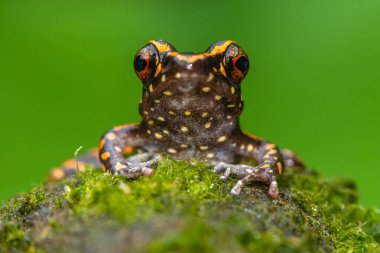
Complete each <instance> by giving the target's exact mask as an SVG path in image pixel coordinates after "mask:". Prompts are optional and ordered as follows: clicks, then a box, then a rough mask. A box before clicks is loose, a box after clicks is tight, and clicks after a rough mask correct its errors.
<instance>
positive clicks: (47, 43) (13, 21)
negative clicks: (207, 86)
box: [0, 0, 380, 206]
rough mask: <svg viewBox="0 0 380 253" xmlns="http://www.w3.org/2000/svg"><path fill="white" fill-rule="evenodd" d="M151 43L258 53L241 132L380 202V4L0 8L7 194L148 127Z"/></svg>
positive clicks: (0, 189)
mask: <svg viewBox="0 0 380 253" xmlns="http://www.w3.org/2000/svg"><path fill="white" fill-rule="evenodd" d="M150 39H164V40H167V41H169V42H170V43H172V44H173V45H174V46H175V47H176V48H177V49H178V50H180V51H193V50H195V51H203V50H205V49H206V48H207V47H208V46H209V45H210V44H211V43H213V42H215V41H218V40H225V39H232V40H235V41H237V42H238V44H239V45H240V46H242V47H243V48H244V49H245V50H246V52H247V53H248V55H249V56H250V59H251V63H253V68H251V72H250V74H249V75H248V77H247V78H246V80H245V81H244V82H243V84H242V86H243V92H244V97H245V102H246V107H245V111H244V113H243V116H242V126H243V128H244V130H246V131H249V132H252V133H255V134H256V135H259V136H262V137H264V138H266V139H268V140H270V141H273V142H275V143H277V144H279V145H281V146H282V147H289V148H291V149H293V150H295V151H296V152H297V153H299V155H301V156H302V157H303V158H304V160H305V161H306V162H307V164H308V165H309V167H311V168H315V169H316V170H318V171H319V172H321V173H322V174H323V175H325V176H328V177H344V178H352V179H354V180H356V182H357V184H358V188H359V192H360V201H361V203H363V204H365V205H366V206H380V165H379V158H380V143H379V140H380V138H379V137H380V131H379V130H380V115H379V109H380V1H375V0H372V1H367V0H363V1H358V0H334V1H332V0H318V1H305V0H292V1H284V0H277V1H272V0H262V1H252V0H250V1H249V0H247V1H221V0H220V1H166V2H165V1H160V2H159V1H115V0H112V1H85V0H66V1H56V0H45V1H42V0H34V1H18V0H2V1H0V95H1V99H0V108H1V109H0V110H1V123H0V134H1V146H0V164H1V174H0V199H1V200H2V201H4V200H6V199H7V198H9V197H10V196H12V195H14V194H15V193H17V192H20V191H24V190H28V189H30V188H31V187H32V186H34V185H36V184H38V183H40V182H42V181H43V180H44V179H45V178H46V175H47V174H48V172H49V170H50V168H52V167H54V166H58V165H59V164H60V163H61V162H62V161H63V160H65V159H66V158H69V157H72V156H73V153H74V151H75V150H76V149H77V148H78V147H79V146H81V145H83V146H84V148H85V149H89V148H91V147H93V146H96V145H97V142H98V139H99V137H100V135H101V134H102V133H103V132H104V131H105V130H107V129H109V128H111V127H112V126H116V125H119V124H124V123H128V122H134V121H138V120H139V115H138V112H137V105H138V100H139V97H140V94H141V85H140V83H139V81H138V79H137V77H136V76H135V74H134V72H133V66H132V61H133V56H134V54H135V53H136V51H137V50H138V49H139V48H140V47H142V46H143V45H145V44H146V43H147V41H148V40H150Z"/></svg>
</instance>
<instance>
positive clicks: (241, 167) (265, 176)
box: [214, 162, 280, 198]
mask: <svg viewBox="0 0 380 253" xmlns="http://www.w3.org/2000/svg"><path fill="white" fill-rule="evenodd" d="M214 172H216V173H218V174H222V175H221V176H220V178H221V179H223V180H225V179H227V178H228V177H229V176H230V175H236V176H237V177H239V178H240V180H238V181H237V183H236V184H235V186H234V187H233V188H232V189H231V194H233V195H239V194H240V192H241V191H242V189H243V187H244V186H246V185H248V184H251V183H254V182H262V183H265V184H268V185H269V191H268V194H269V196H271V197H272V198H277V196H278V195H279V194H280V192H279V190H278V186H277V181H276V177H275V175H274V174H273V169H271V166H270V165H268V164H262V165H259V166H257V167H252V166H249V165H245V164H228V163H224V162H216V163H214Z"/></svg>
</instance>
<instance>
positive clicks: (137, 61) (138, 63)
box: [134, 55, 148, 72]
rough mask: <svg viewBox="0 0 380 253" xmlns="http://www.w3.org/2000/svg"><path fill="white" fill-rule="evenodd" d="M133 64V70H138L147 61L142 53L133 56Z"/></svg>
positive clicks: (143, 66) (142, 67)
mask: <svg viewBox="0 0 380 253" xmlns="http://www.w3.org/2000/svg"><path fill="white" fill-rule="evenodd" d="M134 65H135V70H136V71H137V72H140V71H141V70H143V69H144V68H145V67H146V66H147V65H148V63H147V61H146V59H145V58H144V57H143V56H142V55H139V56H137V57H136V58H135V62H134Z"/></svg>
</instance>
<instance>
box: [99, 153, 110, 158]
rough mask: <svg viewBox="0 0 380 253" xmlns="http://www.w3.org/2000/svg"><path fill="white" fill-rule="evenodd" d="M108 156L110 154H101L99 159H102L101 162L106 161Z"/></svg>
mask: <svg viewBox="0 0 380 253" xmlns="http://www.w3.org/2000/svg"><path fill="white" fill-rule="evenodd" d="M110 156H111V155H110V153H108V152H104V153H103V154H101V156H100V158H102V160H107V159H108V158H109V157H110Z"/></svg>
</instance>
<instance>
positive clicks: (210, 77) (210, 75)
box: [206, 72, 214, 82]
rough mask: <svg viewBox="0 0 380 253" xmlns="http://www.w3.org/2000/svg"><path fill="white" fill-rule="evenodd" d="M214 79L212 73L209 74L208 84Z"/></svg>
mask: <svg viewBox="0 0 380 253" xmlns="http://www.w3.org/2000/svg"><path fill="white" fill-rule="evenodd" d="M213 78H214V75H213V74H212V73H211V72H210V73H209V74H208V77H207V80H206V82H210V81H211V80H212V79H213Z"/></svg>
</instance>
